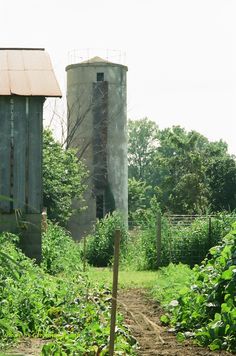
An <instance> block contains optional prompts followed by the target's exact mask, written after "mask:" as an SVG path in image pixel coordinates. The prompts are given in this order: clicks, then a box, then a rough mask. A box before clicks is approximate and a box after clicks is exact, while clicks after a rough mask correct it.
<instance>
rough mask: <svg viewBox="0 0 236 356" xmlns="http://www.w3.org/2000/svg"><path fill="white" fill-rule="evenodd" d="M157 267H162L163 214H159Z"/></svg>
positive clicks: (157, 222)
mask: <svg viewBox="0 0 236 356" xmlns="http://www.w3.org/2000/svg"><path fill="white" fill-rule="evenodd" d="M156 224H157V244H156V248H157V267H160V266H161V212H158V213H157V221H156Z"/></svg>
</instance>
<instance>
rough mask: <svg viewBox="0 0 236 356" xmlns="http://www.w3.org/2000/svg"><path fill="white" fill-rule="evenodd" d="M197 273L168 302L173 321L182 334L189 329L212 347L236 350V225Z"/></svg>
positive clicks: (197, 268) (196, 270)
mask: <svg viewBox="0 0 236 356" xmlns="http://www.w3.org/2000/svg"><path fill="white" fill-rule="evenodd" d="M194 273H195V278H194V281H193V284H192V285H191V286H190V288H187V289H184V290H183V291H181V292H180V296H179V297H177V298H176V299H175V300H174V301H172V302H171V303H170V305H169V310H170V313H169V315H168V316H167V317H168V318H169V321H170V324H171V325H172V326H174V327H175V329H176V331H178V332H181V334H179V336H180V337H184V336H186V335H188V334H189V332H190V334H191V335H194V336H195V338H196V340H197V342H198V343H199V344H201V345H208V346H209V348H210V349H211V350H217V349H226V350H229V351H233V352H236V338H235V334H236V299H235V296H236V224H234V225H233V230H232V231H231V232H229V233H228V234H227V235H226V236H225V238H224V239H223V241H222V242H221V244H220V245H217V246H215V247H213V248H211V249H210V255H209V257H208V258H207V259H205V260H204V261H203V262H202V264H201V265H200V266H196V267H195V268H194Z"/></svg>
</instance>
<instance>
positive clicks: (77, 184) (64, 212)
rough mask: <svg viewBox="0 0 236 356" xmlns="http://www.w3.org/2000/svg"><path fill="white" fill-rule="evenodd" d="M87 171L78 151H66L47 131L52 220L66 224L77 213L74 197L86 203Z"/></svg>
mask: <svg viewBox="0 0 236 356" xmlns="http://www.w3.org/2000/svg"><path fill="white" fill-rule="evenodd" d="M86 177H87V172H86V169H85V167H84V165H83V164H82V163H81V162H80V161H78V159H77V156H76V152H75V150H72V149H68V150H64V149H63V148H62V147H61V145H60V144H59V143H58V142H56V141H55V140H54V138H53V136H52V133H51V132H50V131H49V130H45V131H44V133H43V204H44V206H45V207H47V212H48V217H49V219H50V220H52V221H54V222H57V223H59V224H60V225H62V226H65V225H66V222H67V221H68V219H69V218H70V216H71V215H72V213H73V209H72V206H71V204H72V199H73V198H77V199H78V200H79V201H80V202H81V203H82V202H83V198H82V195H83V192H84V190H85V188H86V186H85V179H86Z"/></svg>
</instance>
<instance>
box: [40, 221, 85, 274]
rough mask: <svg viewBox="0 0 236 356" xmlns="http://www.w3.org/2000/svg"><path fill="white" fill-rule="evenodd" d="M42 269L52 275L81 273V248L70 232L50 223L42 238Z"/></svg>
mask: <svg viewBox="0 0 236 356" xmlns="http://www.w3.org/2000/svg"><path fill="white" fill-rule="evenodd" d="M42 252H43V261H42V268H43V269H44V270H45V271H46V272H47V273H50V274H52V275H54V274H57V273H60V272H70V271H71V270H73V271H81V246H80V245H79V244H78V243H76V242H74V241H73V240H72V238H71V236H70V235H69V233H68V231H66V230H65V229H64V228H62V227H60V226H58V225H55V224H52V223H51V222H48V228H47V232H46V233H44V234H43V238H42Z"/></svg>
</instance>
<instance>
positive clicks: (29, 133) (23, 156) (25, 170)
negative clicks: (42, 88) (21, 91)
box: [0, 96, 44, 260]
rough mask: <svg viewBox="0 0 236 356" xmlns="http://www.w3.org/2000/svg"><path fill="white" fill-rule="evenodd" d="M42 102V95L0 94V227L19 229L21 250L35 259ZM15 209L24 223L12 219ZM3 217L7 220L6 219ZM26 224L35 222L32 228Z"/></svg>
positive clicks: (38, 236)
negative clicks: (24, 224) (7, 221)
mask: <svg viewBox="0 0 236 356" xmlns="http://www.w3.org/2000/svg"><path fill="white" fill-rule="evenodd" d="M43 102H44V98H43V97H23V96H1V97H0V195H1V197H0V214H1V215H0V231H4V230H5V231H6V229H7V231H12V232H17V231H18V230H19V231H20V233H21V236H22V239H21V242H22V247H23V248H24V250H25V252H26V253H27V254H28V255H29V256H30V257H34V258H36V259H38V260H39V259H40V257H41V227H40V221H41V211H42V116H43ZM17 211H19V212H20V213H21V215H22V217H23V220H25V221H27V216H28V220H29V224H28V227H27V226H24V228H22V224H19V222H17V221H16V222H15V223H14V221H15V220H16V219H15V213H16V212H17ZM34 214H35V215H38V217H36V216H34ZM32 216H33V217H32ZM7 219H9V222H10V224H7V223H6V220H7ZM14 219H15V220H14ZM31 222H32V223H31ZM30 224H34V225H35V226H34V229H33V230H34V231H32V226H30ZM20 225H21V227H20ZM29 234H30V235H31V236H32V238H31V241H29V245H31V247H32V248H31V249H30V251H29V248H28V247H27V244H26V240H27V241H28V239H29V236H28V235H29ZM33 246H34V247H33ZM31 252H32V253H31Z"/></svg>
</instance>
